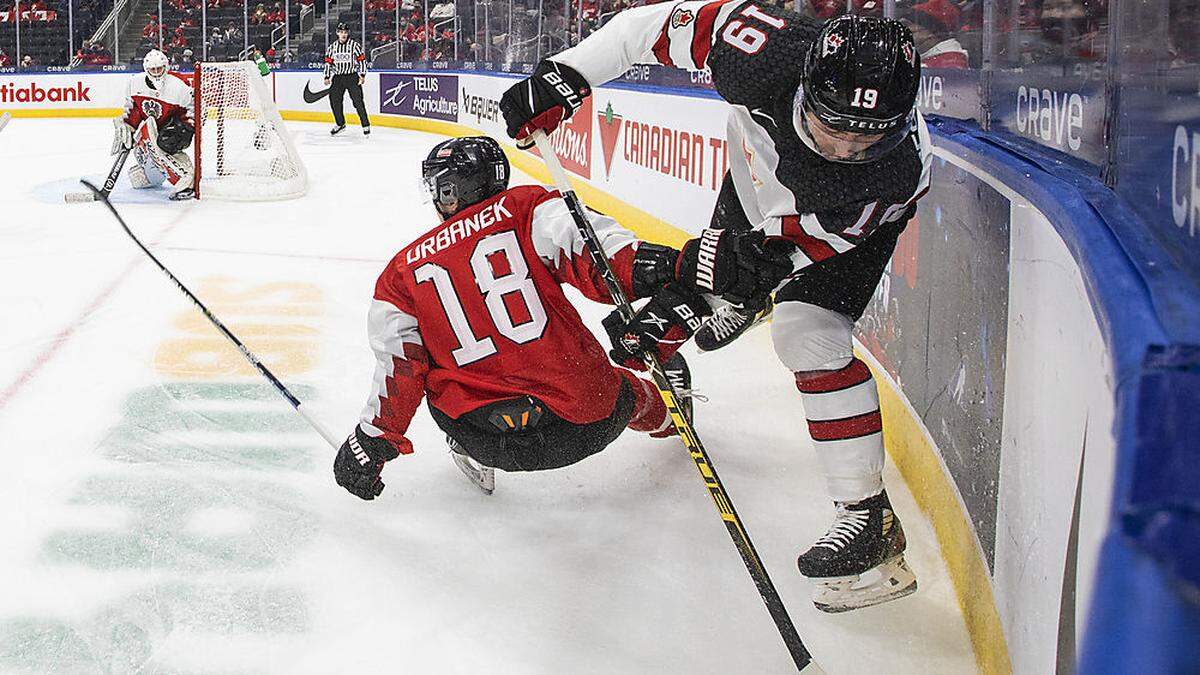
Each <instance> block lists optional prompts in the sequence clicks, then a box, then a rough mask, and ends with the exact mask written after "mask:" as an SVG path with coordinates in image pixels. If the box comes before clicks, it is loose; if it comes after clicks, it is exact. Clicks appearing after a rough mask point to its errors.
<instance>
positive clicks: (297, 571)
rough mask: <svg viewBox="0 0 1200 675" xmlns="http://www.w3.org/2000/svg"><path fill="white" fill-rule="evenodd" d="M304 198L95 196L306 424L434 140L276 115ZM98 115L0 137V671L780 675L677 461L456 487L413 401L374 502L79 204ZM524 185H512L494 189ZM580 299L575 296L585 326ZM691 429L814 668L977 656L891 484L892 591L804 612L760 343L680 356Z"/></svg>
mask: <svg viewBox="0 0 1200 675" xmlns="http://www.w3.org/2000/svg"><path fill="white" fill-rule="evenodd" d="M289 126H290V128H291V130H292V133H293V134H294V136H295V138H296V141H297V145H298V147H299V151H300V153H301V155H302V157H303V158H304V161H305V162H306V164H307V166H308V170H309V174H310V177H311V187H310V189H309V192H308V194H307V196H305V197H304V198H302V199H299V200H295V201H289V202H279V203H249V204H233V203H217V202H209V201H200V202H190V203H172V202H168V201H167V200H166V199H165V193H164V192H160V191H151V192H144V191H139V192H135V191H134V190H132V189H131V188H129V186H128V184H127V183H126V182H125V181H124V179H122V182H121V184H120V186H119V187H118V189H117V190H116V192H115V193H114V198H113V201H114V202H115V203H116V205H117V206H118V207H119V208H120V210H121V212H122V213H123V214H124V216H125V218H126V219H127V220H128V222H129V225H130V226H131V227H132V228H133V230H134V231H135V232H137V233H138V234H139V235H140V236H141V237H143V238H144V240H145V241H146V243H147V244H148V245H150V246H151V247H152V249H153V251H154V252H155V253H156V254H157V255H158V256H160V257H161V259H162V260H163V261H164V262H165V263H166V264H167V265H168V266H169V267H170V268H171V269H172V270H173V271H174V272H175V273H176V274H177V275H179V277H180V278H181V279H182V280H184V282H185V283H186V284H188V285H189V286H190V287H191V288H192V289H193V290H194V291H196V292H197V293H198V294H199V295H201V297H202V299H206V301H208V302H210V303H211V306H212V308H213V309H214V310H215V311H216V313H217V314H218V315H219V316H221V317H222V318H223V319H225V320H226V321H227V323H228V324H229V325H230V327H231V328H232V329H233V330H234V331H235V332H237V333H238V334H239V335H241V336H243V338H244V339H245V341H246V343H247V344H248V345H249V347H250V348H251V349H252V350H255V351H256V352H259V353H260V354H261V355H263V356H264V359H265V360H266V361H267V363H268V365H274V366H275V367H276V368H278V369H279V374H280V376H281V377H282V379H284V380H285V381H286V383H287V384H288V385H289V386H292V387H295V388H296V391H297V393H298V394H299V395H300V396H301V397H302V398H303V399H304V400H305V401H306V403H307V407H309V408H311V409H312V410H313V411H315V413H316V415H317V416H318V417H319V418H320V419H321V420H323V421H324V422H325V423H326V424H327V425H329V426H331V427H333V428H334V429H336V430H337V433H338V434H344V433H347V432H349V430H350V429H351V427H352V425H353V424H354V422H355V419H356V416H357V413H358V411H359V408H360V406H361V405H362V403H363V402H364V400H365V397H366V395H367V391H368V386H369V383H370V375H371V371H372V356H371V353H370V350H369V348H368V346H367V343H366V339H365V316H366V310H367V305H368V302H369V299H370V296H371V291H372V288H373V283H374V280H375V278H376V276H377V275H378V273H379V271H380V270H381V269H382V267H383V265H384V264H385V262H386V261H387V259H388V258H390V257H391V255H392V253H393V252H395V251H396V250H398V249H399V248H400V247H401V246H402V245H404V244H405V243H407V242H408V241H409V240H410V239H412V238H414V237H415V236H416V235H417V234H419V233H421V232H422V231H424V230H425V229H426V228H428V227H429V226H430V225H432V222H431V219H430V213H429V212H428V210H427V208H428V207H426V206H425V205H424V204H422V202H421V200H420V198H419V196H418V193H417V187H418V184H417V180H416V175H417V167H418V163H419V160H420V158H421V157H423V155H424V154H425V152H426V151H427V150H428V148H429V147H431V145H432V144H433V143H434V142H435V141H436V140H437V138H436V137H434V136H431V135H426V134H419V133H413V132H403V131H398V130H390V129H382V128H379V129H376V131H375V134H374V135H373V137H371V138H370V139H363V138H361V137H358V136H357V135H356V134H355V133H354V132H356V131H357V129H355V128H351V129H350V130H348V131H347V133H346V135H343V136H341V137H338V138H336V139H333V138H330V137H329V136H328V134H327V133H326V128H325V127H324V126H322V125H315V124H304V123H294V124H290V125H289ZM110 129H111V126H110V124H109V123H108V121H107V120H26V119H17V120H13V121H12V123H11V124H9V126H8V128H7V129H5V130H4V132H3V133H2V134H0V459H2V463H0V671H2V672H6V673H9V672H12V673H24V672H55V673H60V672H61V673H76V672H79V673H98V672H139V673H160V672H161V673H168V672H170V673H252V672H255V673H257V672H279V673H283V672H286V673H339V672H361V673H368V672H388V673H395V672H412V673H474V672H484V671H487V672H500V673H618V672H619V673H634V672H636V673H647V672H654V673H768V672H779V673H782V672H788V671H789V670H790V669H791V662H790V660H789V658H788V656H787V653H786V651H785V650H784V648H783V646H782V642H781V641H780V639H779V637H778V635H777V633H776V631H775V628H774V625H773V624H772V622H771V620H770V618H769V616H768V614H767V612H766V610H765V609H764V607H763V605H762V602H761V600H760V599H759V596H758V594H757V592H756V591H755V587H754V585H753V584H752V583H751V581H750V577H749V576H748V574H747V573H746V571H745V569H744V567H743V565H742V562H741V560H740V558H739V557H738V555H737V553H736V551H735V549H734V547H733V545H732V544H731V542H730V540H729V537H728V535H727V533H726V531H725V528H724V526H723V524H722V522H721V521H720V519H719V518H718V516H717V513H716V510H715V509H714V507H713V504H712V503H711V501H710V499H709V496H708V494H707V491H706V490H705V488H704V485H703V483H702V482H701V480H700V478H699V475H698V473H697V471H696V469H695V467H694V466H693V464H692V461H691V459H690V458H689V457H688V455H687V454H686V453H685V452H684V451H683V448H682V446H681V445H680V444H679V443H678V442H677V441H675V440H651V439H649V438H647V437H644V436H640V435H635V434H633V433H630V432H627V433H626V434H625V435H623V436H622V437H621V438H620V439H618V441H617V442H616V443H615V444H614V445H613V446H611V447H610V448H609V449H608V450H606V451H605V452H603V453H601V454H599V455H597V456H595V457H592V458H590V459H588V460H586V461H584V462H582V463H580V464H578V465H575V466H572V467H569V468H566V469H562V470H558V471H553V472H544V473H539V474H504V473H501V474H499V475H498V476H497V484H498V485H497V490H496V493H495V494H494V495H493V496H490V497H488V496H484V495H483V494H481V493H479V492H478V491H477V490H475V489H474V488H473V487H471V486H470V485H469V484H468V483H467V482H466V481H465V480H464V479H463V478H462V477H461V475H459V474H458V472H457V470H456V469H455V468H454V466H453V465H452V463H451V462H450V460H449V458H448V457H447V451H446V448H445V445H444V442H443V438H442V435H441V434H440V433H439V432H438V430H437V429H436V427H435V426H434V424H433V423H432V421H431V420H430V418H429V416H428V413H427V412H426V411H425V410H424V409H422V410H421V411H419V412H418V415H417V417H416V419H415V420H414V424H413V427H412V430H411V437H412V439H413V441H414V443H415V445H416V448H417V453H416V454H415V455H412V456H408V457H403V458H400V459H398V460H396V461H395V462H393V463H392V464H390V465H389V466H388V467H387V469H386V471H385V473H384V479H385V481H386V482H387V489H386V490H385V492H384V494H383V496H382V497H381V498H380V499H378V500H376V501H374V502H370V503H368V502H362V501H359V500H358V499H356V498H354V497H352V496H350V495H349V494H347V493H346V492H344V491H343V490H342V489H341V488H339V487H338V486H337V485H336V484H335V483H334V481H333V477H332V472H331V470H330V467H331V463H332V454H333V453H332V451H331V450H330V448H329V447H327V446H326V445H325V444H324V442H323V441H322V440H321V439H320V437H318V436H317V435H316V434H314V433H312V432H311V431H309V430H308V429H307V428H306V427H305V426H304V425H303V424H302V422H301V421H300V420H299V419H298V417H297V416H296V415H295V413H294V412H292V411H291V409H290V407H289V406H288V405H287V404H286V403H285V402H284V401H283V400H282V399H281V398H279V397H278V396H277V395H276V394H275V393H274V392H273V391H272V390H271V389H270V388H269V387H268V386H267V385H266V384H265V383H264V382H263V381H262V380H261V379H259V378H257V377H255V376H252V375H251V374H249V373H247V372H246V368H245V366H244V365H243V364H242V363H241V362H240V356H239V355H238V354H237V353H236V352H235V351H234V350H233V348H232V347H230V346H229V345H227V344H226V343H225V342H224V341H223V340H222V339H221V338H220V337H219V336H218V335H217V333H216V331H215V330H214V329H212V328H211V327H210V326H208V325H207V324H206V323H205V322H204V320H203V319H202V317H201V316H200V314H199V313H198V312H197V311H196V310H195V309H193V308H192V307H191V305H190V304H189V303H188V302H187V301H186V299H185V298H184V297H183V295H182V294H181V293H180V292H179V291H178V290H176V289H175V288H174V287H173V286H171V284H170V283H169V282H168V281H167V279H166V278H165V277H164V276H163V275H162V274H161V273H160V272H159V271H158V270H157V269H155V268H154V267H153V266H152V265H151V264H150V262H149V261H148V260H147V259H146V257H145V256H144V255H143V254H142V253H141V252H139V251H138V250H136V249H135V247H134V245H133V243H132V242H131V241H130V240H129V239H128V238H127V237H126V236H125V235H124V234H123V233H122V232H121V230H120V229H119V227H118V225H117V224H116V222H115V221H114V220H113V219H112V217H111V216H110V215H109V214H108V213H107V212H106V211H105V210H104V208H103V207H102V206H100V205H98V204H83V205H67V204H64V203H63V202H62V194H63V193H64V192H65V191H74V190H76V189H78V187H77V184H76V181H77V179H78V178H79V176H80V175H81V174H82V175H86V176H90V177H92V178H94V179H101V178H102V176H103V174H104V173H105V171H106V170H107V167H108V163H109V161H110V160H109V159H108V157H107V154H106V153H107V150H108V145H109V133H110V131H109V130H110ZM519 180H528V179H523V178H522V179H519ZM605 311H606V310H605V309H604V308H602V307H599V306H596V305H590V306H588V307H587V310H586V316H587V318H588V320H589V321H591V322H593V323H594V324H598V320H599V318H600V317H602V316H603V315H604V313H605ZM691 363H692V368H693V370H694V372H695V383H696V386H698V387H699V388H700V389H702V390H703V391H704V392H705V393H706V394H707V395H708V396H709V397H710V402H709V403H707V404H705V405H701V406H699V408H698V412H697V415H696V416H697V419H698V423H697V426H698V429H699V432H700V433H701V435H702V436H703V438H704V441H705V443H706V444H707V446H708V448H709V449H710V451H711V454H712V456H713V460H714V463H715V465H716V467H717V469H718V470H719V472H720V475H721V477H722V478H723V480H724V482H725V484H726V487H727V488H728V490H729V493H730V495H731V496H732V497H733V499H734V501H735V503H736V505H737V509H738V510H739V512H740V514H741V516H742V518H743V520H744V521H745V523H746V524H747V527H748V529H749V532H750V534H751V536H752V537H753V539H754V541H755V543H756V545H757V547H758V550H759V552H760V553H761V554H762V556H763V558H764V559H765V561H766V563H767V566H768V568H769V571H770V573H771V575H772V577H773V579H774V581H775V584H776V585H777V587H778V589H779V592H780V594H781V595H782V597H783V599H784V601H785V603H786V604H787V606H788V608H789V610H790V612H791V615H792V617H793V618H794V619H795V622H796V625H797V627H798V629H799V632H800V635H801V636H802V637H803V638H804V640H805V642H806V644H807V645H808V646H809V648H810V649H811V651H812V652H813V654H814V655H815V657H816V659H817V661H818V662H819V663H820V664H821V665H822V666H823V667H824V668H825V669H826V670H827V671H828V672H830V673H883V672H886V673H917V672H920V673H933V672H939V673H963V672H972V671H974V670H975V665H974V663H975V662H974V659H973V656H972V652H971V648H970V643H969V641H968V639H967V634H966V630H965V627H964V624H963V620H962V618H961V616H960V614H959V611H958V605H957V603H956V601H955V599H954V595H953V592H952V589H951V586H950V583H949V580H948V577H947V574H946V571H945V569H944V565H943V564H942V562H941V560H940V558H939V557H938V554H937V547H936V542H935V540H934V536H933V531H932V528H931V527H930V525H929V523H928V522H927V521H925V520H924V519H923V517H922V515H921V514H920V512H919V511H918V510H917V508H916V506H915V505H914V502H913V500H912V498H911V496H910V494H909V493H908V492H907V490H906V488H905V487H904V484H903V481H902V479H901V478H900V476H899V474H898V473H897V472H896V470H895V468H894V467H893V466H891V465H890V464H889V465H888V468H887V473H886V477H885V478H886V480H887V483H888V485H889V487H890V493H891V495H892V500H893V502H894V504H895V507H896V509H897V511H898V513H899V514H900V515H901V517H902V518H903V519H904V524H905V528H906V530H907V533H908V539H909V553H908V558H909V560H910V563H911V566H912V568H913V569H914V571H915V572H916V573H917V575H918V577H919V579H920V590H919V591H918V593H917V594H916V595H914V596H911V597H909V598H906V599H903V600H899V601H896V602H893V603H891V604H888V605H885V606H880V607H875V608H869V609H864V610H860V611H856V612H850V613H846V614H842V615H828V614H823V613H821V612H818V611H817V610H815V609H814V608H813V606H812V604H811V603H810V601H809V596H810V593H811V587H810V585H809V583H808V582H807V581H806V580H804V579H803V578H801V577H800V576H799V575H798V574H797V573H796V570H795V564H794V559H795V556H796V554H797V553H798V552H799V551H800V550H801V549H802V548H803V547H804V546H805V545H807V544H808V543H809V542H810V541H811V540H812V539H813V538H815V537H816V536H818V535H819V534H820V533H821V532H823V531H824V528H825V527H826V526H827V525H828V523H829V520H830V518H831V516H832V509H831V507H830V504H829V502H828V500H827V499H826V497H825V496H824V488H823V485H822V480H821V478H820V476H819V472H818V470H817V466H816V461H815V457H814V455H813V452H812V450H811V448H810V447H809V445H808V441H807V440H806V434H805V429H804V421H803V415H802V411H801V408H800V402H799V396H798V394H797V393H796V391H795V388H794V386H793V384H792V382H791V378H790V376H789V374H788V373H787V372H786V371H784V370H783V369H782V368H781V367H780V366H779V364H778V363H777V361H776V359H775V357H774V356H773V355H772V352H771V350H770V344H769V335H768V332H767V331H764V330H758V331H756V332H753V333H751V334H749V335H748V336H746V337H745V338H744V339H742V340H740V341H739V342H738V343H736V344H735V345H734V346H732V347H731V348H729V349H727V350H725V351H722V352H718V353H715V354H706V355H695V356H693V357H692V358H691Z"/></svg>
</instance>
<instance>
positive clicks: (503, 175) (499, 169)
mask: <svg viewBox="0 0 1200 675" xmlns="http://www.w3.org/2000/svg"><path fill="white" fill-rule="evenodd" d="M421 178H422V182H423V184H424V186H425V190H426V192H428V193H429V196H430V198H432V199H433V204H434V206H435V207H437V210H438V213H440V214H441V215H442V217H443V218H449V217H450V216H452V215H454V214H455V213H458V212H459V211H462V210H463V209H465V208H467V207H469V206H471V205H472V204H477V203H479V202H481V201H483V200H485V199H487V198H488V197H491V196H493V195H497V194H500V193H501V192H503V191H504V190H505V189H507V188H508V178H509V166H508V158H507V157H505V156H504V151H503V150H501V149H500V144H499V143H497V142H496V141H495V140H493V139H491V138H488V137H487V136H472V137H469V138H452V139H450V140H448V141H443V142H441V143H438V144H437V145H436V146H434V148H433V150H432V151H430V153H429V156H428V157H426V158H425V161H423V162H421Z"/></svg>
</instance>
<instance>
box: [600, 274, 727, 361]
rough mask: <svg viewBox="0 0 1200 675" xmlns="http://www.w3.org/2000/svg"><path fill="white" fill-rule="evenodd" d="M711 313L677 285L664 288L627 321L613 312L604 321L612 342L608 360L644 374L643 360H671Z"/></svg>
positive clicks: (699, 301) (697, 296)
mask: <svg viewBox="0 0 1200 675" xmlns="http://www.w3.org/2000/svg"><path fill="white" fill-rule="evenodd" d="M711 313H712V309H711V308H709V306H708V303H707V302H705V301H704V298H702V297H700V296H699V295H698V294H696V293H693V292H692V291H690V290H688V289H687V288H686V287H684V286H683V285H682V284H680V283H678V282H672V283H670V284H667V285H666V286H663V287H662V288H661V289H659V291H658V292H657V293H655V294H654V296H653V297H651V298H650V301H649V302H647V303H646V304H645V305H644V306H643V307H642V308H641V309H639V310H638V311H637V313H636V314H634V315H633V318H632V319H630V320H629V321H625V320H624V319H622V318H621V314H620V312H613V313H612V314H609V315H608V317H607V318H606V319H604V321H603V323H604V329H605V331H607V332H608V337H609V339H610V340H611V341H612V345H613V348H612V351H610V352H609V356H611V357H612V360H613V361H615V362H616V363H619V364H621V365H623V366H625V367H626V368H631V369H633V370H645V369H646V365H645V364H644V363H642V357H643V356H644V355H646V354H655V355H657V356H658V358H659V361H660V362H666V361H667V360H668V359H670V358H671V357H672V356H673V355H674V354H675V352H676V351H678V350H679V348H680V347H682V346H683V343H685V342H687V341H688V339H689V338H691V337H692V335H694V334H695V333H696V331H697V330H699V329H700V326H702V325H703V324H704V318H705V317H707V316H708V315H709V314H711Z"/></svg>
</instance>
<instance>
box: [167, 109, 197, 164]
mask: <svg viewBox="0 0 1200 675" xmlns="http://www.w3.org/2000/svg"><path fill="white" fill-rule="evenodd" d="M195 133H196V132H195V130H194V129H192V127H191V125H189V124H188V123H187V122H185V121H184V120H182V119H180V118H178V117H172V118H170V119H168V120H167V121H166V122H164V123H163V125H162V126H160V127H159V128H158V147H159V149H160V150H162V151H163V152H165V153H167V154H168V155H174V154H175V153H177V152H183V150H184V148H186V147H188V146H189V145H191V144H192V136H193V135H195Z"/></svg>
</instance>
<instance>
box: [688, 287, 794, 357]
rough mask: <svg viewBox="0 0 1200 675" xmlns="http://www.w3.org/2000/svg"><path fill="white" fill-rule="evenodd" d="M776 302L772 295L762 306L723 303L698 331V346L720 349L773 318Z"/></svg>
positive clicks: (712, 349) (713, 349) (706, 348)
mask: <svg viewBox="0 0 1200 675" xmlns="http://www.w3.org/2000/svg"><path fill="white" fill-rule="evenodd" d="M774 309H775V303H774V302H772V301H771V298H770V296H768V297H767V298H766V302H765V303H763V305H762V306H761V307H755V306H739V305H722V306H720V307H718V308H717V309H716V310H715V311H714V312H713V315H712V317H711V318H709V320H708V322H707V323H705V324H704V325H703V326H701V327H700V330H698V331H696V346H697V347H699V348H700V351H702V352H711V351H716V350H718V349H720V348H721V347H724V346H726V345H728V344H730V343H732V342H733V341H734V340H736V339H738V338H739V337H741V336H742V334H743V333H745V332H746V331H748V330H750V329H751V328H753V327H755V326H757V325H759V324H760V323H762V322H764V321H766V320H767V319H769V318H771V312H772V311H773V310H774Z"/></svg>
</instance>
